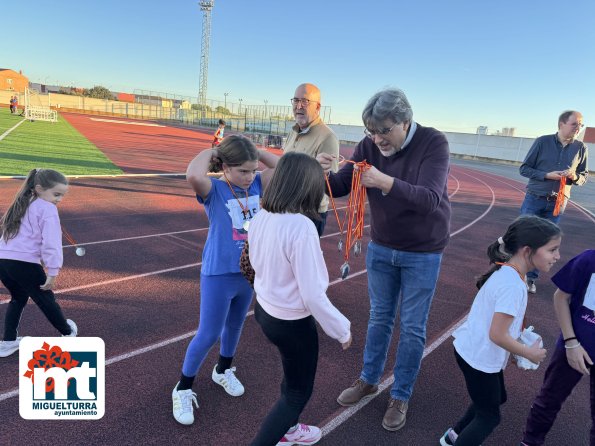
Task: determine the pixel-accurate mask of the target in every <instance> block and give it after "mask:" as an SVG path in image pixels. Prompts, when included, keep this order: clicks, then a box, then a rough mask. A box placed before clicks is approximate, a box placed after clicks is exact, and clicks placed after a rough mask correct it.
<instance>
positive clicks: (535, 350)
mask: <svg viewBox="0 0 595 446" xmlns="http://www.w3.org/2000/svg"><path fill="white" fill-rule="evenodd" d="M539 342H540V340H539V339H538V340H537V341H535V342H534V343H533V345H531V347H527V348H526V350H525V354H524V355H521V356H524V357H525V358H527V359H528V360H529V361H531V362H533V363H535V364H539V363H540V362H541V361H543V360H544V359H545V355H546V353H547V350H546V349H545V348H541V347H540V346H539Z"/></svg>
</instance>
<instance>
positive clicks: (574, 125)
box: [567, 122, 585, 129]
mask: <svg viewBox="0 0 595 446" xmlns="http://www.w3.org/2000/svg"><path fill="white" fill-rule="evenodd" d="M567 124H568V125H570V126H572V127H578V128H579V129H582V128H583V127H584V126H585V124H583V123H582V122H568V123H567Z"/></svg>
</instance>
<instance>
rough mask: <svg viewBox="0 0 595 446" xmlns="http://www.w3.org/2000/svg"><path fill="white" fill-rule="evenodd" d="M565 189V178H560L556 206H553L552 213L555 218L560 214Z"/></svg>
mask: <svg viewBox="0 0 595 446" xmlns="http://www.w3.org/2000/svg"><path fill="white" fill-rule="evenodd" d="M565 189H566V177H562V178H560V189H559V190H558V196H557V197H556V204H555V205H554V212H552V215H553V216H554V217H557V216H558V215H559V214H560V208H561V207H562V203H564V198H566V197H565V196H564V192H565Z"/></svg>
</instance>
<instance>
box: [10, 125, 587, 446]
mask: <svg viewBox="0 0 595 446" xmlns="http://www.w3.org/2000/svg"><path fill="white" fill-rule="evenodd" d="M67 119H69V121H70V122H72V123H73V124H74V125H75V126H76V127H77V128H79V130H80V131H81V133H83V134H84V135H85V136H87V137H88V138H89V139H91V141H93V142H94V143H95V144H96V145H98V146H99V147H100V148H102V150H104V151H105V153H106V154H107V155H108V156H109V157H110V158H111V159H112V160H113V161H114V162H115V163H116V164H118V165H119V166H120V167H122V168H123V169H124V170H126V171H128V172H139V171H143V172H147V171H149V170H153V171H159V172H163V171H164V170H165V171H170V172H182V171H184V170H185V167H186V165H187V163H188V161H189V160H190V159H191V158H192V156H194V154H195V153H196V152H197V150H198V149H200V148H204V147H206V146H207V145H208V144H210V135H206V134H200V133H198V132H194V131H190V130H181V129H172V128H162V127H141V126H127V125H122V124H112V125H109V126H108V125H107V123H98V122H96V121H89V117H86V116H78V115H71V116H67ZM85 120H86V121H85ZM84 124H85V125H84ZM95 126H98V127H99V128H98V129H95ZM129 127H132V129H130V128H129ZM19 184H20V183H19V182H17V181H14V180H10V181H8V180H7V181H3V182H0V190H1V191H2V192H1V194H0V196H1V197H2V198H0V209H2V210H4V209H6V207H7V205H8V204H9V201H10V197H12V195H13V194H14V191H15V190H16V189H17V187H18V186H19ZM449 190H450V194H451V200H452V206H453V217H452V222H451V234H452V239H451V242H450V245H449V247H448V249H447V250H446V252H445V256H444V261H443V266H442V272H441V275H440V280H439V284H438V289H437V293H436V296H435V298H434V303H433V305H432V310H431V315H430V319H429V322H428V341H427V346H428V347H427V355H426V357H425V358H424V361H423V363H422V368H421V373H420V375H419V379H418V381H417V384H416V389H415V392H414V394H413V398H412V400H411V401H410V410H409V415H408V421H407V425H406V426H405V428H403V429H402V430H401V431H399V432H397V433H390V432H387V431H385V430H384V429H383V428H382V427H381V425H380V423H381V420H382V416H383V414H384V410H385V406H386V400H387V398H388V392H387V391H384V392H382V394H381V395H380V396H379V397H377V398H375V399H374V400H372V401H371V402H370V403H369V404H368V405H366V406H364V407H363V408H361V410H359V411H357V412H355V413H351V412H349V411H346V410H345V409H344V408H341V407H339V406H338V405H337V403H336V402H335V398H336V397H337V395H338V394H339V393H340V392H341V390H343V388H345V387H346V386H348V385H350V384H351V382H352V381H353V380H354V379H355V378H356V377H357V376H358V374H359V371H360V367H361V358H362V350H363V345H364V341H365V333H366V324H367V320H368V310H369V304H368V297H367V280H366V274H365V272H363V271H364V269H365V266H364V261H363V257H359V258H355V259H353V261H352V262H351V267H352V268H351V270H352V272H353V273H355V274H357V273H361V272H363V273H361V274H359V275H355V274H354V275H353V276H352V277H349V278H347V279H346V280H345V281H341V280H340V279H338V277H339V266H340V265H341V264H342V263H343V259H342V258H341V255H340V254H339V253H338V252H337V249H336V244H337V242H338V240H339V237H338V235H336V231H337V225H336V222H334V221H333V219H330V218H329V222H328V226H327V229H326V235H325V238H323V239H322V240H321V244H322V248H323V250H324V252H325V258H326V261H327V265H328V270H329V274H330V276H331V281H332V284H331V286H330V287H329V291H328V293H329V296H330V298H331V299H332V300H333V302H334V303H335V304H336V305H337V307H338V308H339V309H341V311H343V312H344V314H345V315H346V316H347V317H348V318H349V319H350V320H351V321H352V330H353V337H354V342H353V346H352V347H351V349H349V350H348V351H346V352H343V351H342V350H341V348H340V346H339V344H338V343H337V342H336V341H333V340H331V339H329V338H328V337H326V336H325V335H324V334H323V333H322V332H321V336H320V339H321V354H320V362H319V370H318V375H317V382H316V387H315V391H314V395H313V397H312V399H311V401H310V403H309V404H308V406H307V407H306V410H305V411H304V414H303V417H302V421H304V422H307V423H313V424H317V425H319V426H325V429H324V431H325V436H324V438H323V440H322V441H321V442H320V443H319V444H321V445H365V444H370V445H395V444H399V445H434V444H437V439H438V438H439V437H440V435H441V434H442V433H443V431H444V430H445V429H446V428H447V427H448V426H450V425H452V424H453V423H454V422H455V421H456V420H457V418H458V417H459V416H460V415H461V414H462V413H463V411H464V410H465V408H466V406H467V404H468V397H467V394H466V391H465V386H464V382H463V379H462V376H461V373H460V371H459V370H458V368H457V366H456V363H455V361H454V357H453V353H452V341H451V338H450V337H449V336H448V334H449V331H450V329H451V328H452V327H453V325H454V324H456V323H457V322H458V321H460V320H461V318H462V317H463V316H464V315H465V314H466V312H467V311H468V309H469V306H470V303H471V301H472V299H473V296H474V293H475V288H474V276H475V275H477V274H479V273H482V272H484V270H485V269H486V267H487V258H486V257H485V248H486V247H487V245H488V244H489V243H491V242H492V241H493V240H494V239H495V238H496V237H498V236H499V235H501V234H502V233H503V231H504V230H505V228H506V226H507V225H508V224H509V222H510V221H511V220H512V219H514V218H515V217H516V216H517V215H518V209H519V206H520V202H521V200H522V197H523V193H522V190H521V187H520V183H516V182H511V181H509V180H506V179H503V178H501V177H497V176H494V175H491V174H486V173H482V172H479V171H474V170H472V169H465V168H461V167H453V168H452V173H451V177H450V183H449ZM340 202H341V203H342V205H344V204H345V200H340ZM60 212H61V216H62V222H63V224H64V225H65V226H66V228H67V229H68V230H69V231H70V233H71V234H72V235H73V237H74V238H75V239H76V240H77V241H78V242H79V244H87V245H86V248H87V255H86V256H85V257H77V256H76V255H74V250H73V249H72V248H69V247H67V248H65V262H64V264H65V267H64V269H63V271H62V273H61V275H60V277H59V283H58V298H59V299H60V303H61V305H62V307H63V309H64V312H65V314H66V315H67V317H70V318H72V319H73V320H75V321H76V322H77V323H78V325H79V329H80V334H81V335H82V336H99V337H101V338H103V339H104V341H105V344H106V358H107V359H108V365H107V367H106V375H107V383H106V388H107V391H106V398H107V408H106V414H105V416H104V417H103V419H101V420H99V421H86V422H83V421H59V422H47V421H26V420H23V419H21V418H20V416H19V414H18V395H14V393H15V392H14V390H16V389H17V388H18V355H13V356H11V357H9V358H3V359H1V360H0V376H2V380H1V381H0V419H1V420H2V423H1V426H2V428H1V430H0V444H1V445H9V444H10V445H12V444H62V443H64V444H93V445H104V444H105V445H107V444H109V445H114V444H116V445H123V444H126V445H129V444H130V445H137V444H138V445H140V444H181V445H193V446H194V445H213V446H214V445H218V446H224V445H243V444H247V443H248V442H249V441H250V439H251V438H252V436H253V435H254V434H255V433H256V431H257V429H258V426H259V425H260V422H261V421H262V419H263V417H264V415H265V414H266V413H267V411H268V408H269V407H270V406H271V404H272V403H273V402H274V401H275V400H276V398H277V396H278V392H279V383H280V379H281V371H280V364H279V358H278V356H277V352H276V350H275V349H274V348H273V347H272V346H271V345H270V344H268V343H267V342H266V340H265V338H264V336H263V334H262V333H261V331H260V328H259V327H258V326H257V324H256V323H255V321H254V318H253V316H251V315H249V316H248V318H247V321H246V324H245V328H244V332H243V335H242V339H241V341H240V346H239V349H238V354H237V357H236V359H235V362H234V363H235V365H236V366H237V368H238V371H237V373H238V376H239V378H240V379H241V380H242V382H243V383H244V385H245V387H246V393H245V395H244V396H242V397H240V398H232V397H230V396H228V395H227V394H225V392H224V391H223V390H222V389H221V388H220V387H219V386H217V385H216V384H214V383H213V382H212V381H211V379H210V371H211V367H212V365H211V364H214V362H215V361H216V357H217V354H218V348H217V347H216V348H214V349H213V350H212V351H211V353H210V356H209V358H208V359H207V361H206V363H205V367H204V368H203V370H201V371H200V374H199V377H198V379H197V382H196V383H195V387H194V390H195V391H196V392H197V393H198V399H199V404H200V405H201V407H200V409H199V410H198V411H197V412H196V421H195V424H194V425H193V426H191V427H184V426H181V425H178V424H177V423H176V422H175V421H174V419H173V417H172V415H171V396H170V395H171V389H172V388H173V386H174V385H175V383H176V382H177V380H178V377H179V373H180V367H181V363H182V360H183V355H184V352H185V349H186V346H187V344H188V342H189V340H190V337H191V336H192V335H193V333H194V331H195V330H196V325H197V322H198V313H199V311H198V295H199V286H200V284H199V280H198V278H199V271H200V270H199V268H200V267H199V266H198V263H199V262H200V253H201V250H202V246H203V243H204V240H205V238H206V233H207V219H206V216H205V214H204V211H203V209H202V208H200V207H199V206H198V205H197V203H196V201H195V199H194V197H193V195H192V193H191V191H190V189H189V188H188V186H187V184H186V182H185V181H184V180H182V179H171V178H169V179H165V178H113V179H77V180H74V181H72V187H71V192H70V193H69V196H68V197H67V198H66V200H65V201H64V202H63V203H62V204H61V206H60ZM594 226H595V221H593V219H592V217H590V216H588V215H586V214H584V213H583V212H582V211H579V210H577V209H576V208H574V207H573V206H569V208H568V210H567V213H566V215H565V216H564V219H563V221H562V228H563V230H564V232H565V234H566V235H565V236H564V239H563V245H562V255H563V258H562V260H561V262H560V265H562V264H563V263H564V262H565V261H566V260H568V259H569V258H570V257H572V256H574V255H576V254H578V253H579V252H581V251H582V250H583V249H587V248H593V247H594V246H595V231H594V230H593V227H594ZM133 237H144V238H136V239H131V238H133ZM116 239H126V240H117V241H114V240H116ZM366 240H367V239H366ZM364 246H365V245H364ZM558 268H559V266H557V267H556V268H555V270H556V271H557V269H558ZM553 272H555V271H552V273H553ZM549 277H550V275H545V276H544V277H543V280H541V281H540V282H539V292H538V294H537V295H536V296H533V297H531V298H530V302H529V308H528V317H529V319H530V322H531V323H532V324H533V325H535V327H536V330H537V331H538V332H539V333H540V334H542V335H543V336H544V340H545V343H546V346H549V347H551V346H552V345H553V343H554V340H555V337H556V336H557V333H558V329H557V326H556V322H555V317H554V312H553V308H552V302H551V300H552V299H551V296H552V294H553V291H554V287H553V285H552V284H551V282H549V280H547V279H548V278H549ZM2 293H3V294H2ZM7 297H8V296H7V294H6V291H5V290H3V289H1V288H0V300H3V301H5V300H6V298H7ZM5 311H6V305H5V304H0V318H2V320H3V317H4V314H5ZM20 331H21V334H26V335H31V336H54V335H56V333H55V332H54V330H53V328H52V327H51V326H50V325H49V323H48V322H47V321H46V320H45V318H44V317H43V316H42V315H41V312H40V311H39V310H38V309H37V308H36V307H35V305H29V306H28V307H27V309H26V311H25V313H24V316H23V319H22V321H21V326H20ZM394 338H395V339H394V341H393V346H392V347H391V354H390V357H389V359H388V362H387V364H388V365H389V366H388V368H387V370H386V374H385V378H390V377H391V376H392V374H391V370H390V366H391V365H392V364H393V361H394V353H395V346H396V341H397V339H398V330H396V332H395V337H394ZM443 338H444V339H443ZM158 343H163V344H164V345H161V346H156V344H158ZM146 347H152V348H151V349H149V351H145V352H142V353H140V352H139V349H142V348H146ZM544 369H545V367H543V366H542V367H540V369H539V370H537V371H536V372H523V371H520V370H518V369H517V368H516V367H514V366H509V367H508V368H507V369H506V372H505V376H506V383H507V389H508V395H509V400H508V402H507V403H506V404H505V405H504V406H503V417H502V424H501V425H500V426H499V427H498V428H497V429H496V431H495V432H494V433H493V435H492V436H491V437H490V439H489V441H488V442H486V443H485V444H486V445H515V444H517V443H518V440H519V439H520V436H521V434H522V429H523V426H524V420H525V417H526V415H527V412H528V409H529V406H530V404H531V402H532V400H533V397H534V396H535V394H536V392H537V391H538V389H539V387H540V385H541V381H542V378H543V372H544ZM10 392H13V393H10ZM589 425H590V416H589V389H588V382H587V380H583V382H582V383H581V384H580V385H579V386H578V388H577V389H576V390H575V392H574V393H573V395H572V396H571V397H570V398H569V400H568V401H567V402H566V404H565V406H564V407H563V409H562V412H561V413H560V415H559V417H558V420H557V422H556V424H555V426H554V428H553V430H552V432H551V433H550V435H549V437H548V442H547V444H551V445H557V444H562V443H566V444H580V445H583V444H587V443H588V429H589Z"/></svg>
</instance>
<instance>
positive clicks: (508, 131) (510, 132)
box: [500, 127, 516, 136]
mask: <svg viewBox="0 0 595 446" xmlns="http://www.w3.org/2000/svg"><path fill="white" fill-rule="evenodd" d="M515 132H516V127H502V133H500V135H501V136H514V134H515Z"/></svg>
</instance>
